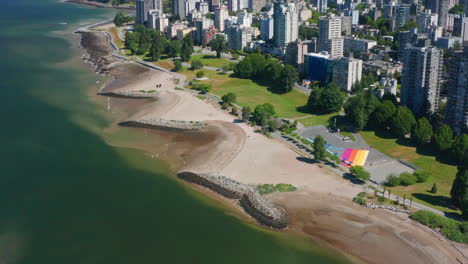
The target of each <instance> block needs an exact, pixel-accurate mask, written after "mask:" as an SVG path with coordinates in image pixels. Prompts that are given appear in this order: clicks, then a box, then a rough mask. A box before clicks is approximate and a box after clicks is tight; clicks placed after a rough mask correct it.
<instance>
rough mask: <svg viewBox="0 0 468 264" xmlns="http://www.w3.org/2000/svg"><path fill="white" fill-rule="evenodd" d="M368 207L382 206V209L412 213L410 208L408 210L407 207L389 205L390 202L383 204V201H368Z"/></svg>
mask: <svg viewBox="0 0 468 264" xmlns="http://www.w3.org/2000/svg"><path fill="white" fill-rule="evenodd" d="M366 207H369V208H372V209H376V208H381V209H386V210H389V211H393V212H397V213H405V214H410V213H411V212H410V210H406V209H403V208H399V207H396V206H392V205H388V204H381V203H367V204H366Z"/></svg>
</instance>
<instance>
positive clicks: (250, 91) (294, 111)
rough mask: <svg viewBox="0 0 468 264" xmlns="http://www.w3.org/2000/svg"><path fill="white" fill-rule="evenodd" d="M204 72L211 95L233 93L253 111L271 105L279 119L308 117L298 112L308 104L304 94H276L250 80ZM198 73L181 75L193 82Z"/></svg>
mask: <svg viewBox="0 0 468 264" xmlns="http://www.w3.org/2000/svg"><path fill="white" fill-rule="evenodd" d="M203 71H204V72H205V75H206V76H207V77H208V78H210V79H209V80H206V81H203V82H202V83H208V84H211V85H212V87H213V88H212V90H211V93H213V94H216V95H219V96H223V95H225V94H227V93H229V92H233V93H235V94H236V96H237V103H238V104H239V105H241V106H249V107H251V108H252V109H253V108H255V106H257V105H259V104H264V103H271V104H272V105H273V106H274V107H275V110H276V112H277V113H278V116H279V117H284V118H294V117H302V116H307V115H308V114H307V113H302V112H300V111H299V110H298V107H300V106H304V105H305V104H306V102H307V95H305V94H304V93H301V92H298V91H296V90H293V91H291V92H289V93H286V94H276V93H273V92H270V91H269V90H268V87H267V86H263V85H260V84H257V83H255V82H253V81H252V80H249V79H240V78H235V77H230V76H229V75H228V74H223V73H220V72H216V71H210V70H203ZM196 72H197V71H190V70H184V71H181V72H180V73H182V74H185V75H186V76H187V77H188V80H192V79H193V78H194V77H195V74H196Z"/></svg>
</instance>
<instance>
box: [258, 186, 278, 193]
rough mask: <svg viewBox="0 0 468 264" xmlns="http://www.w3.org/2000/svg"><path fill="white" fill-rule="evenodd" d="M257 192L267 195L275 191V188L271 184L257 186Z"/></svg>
mask: <svg viewBox="0 0 468 264" xmlns="http://www.w3.org/2000/svg"><path fill="white" fill-rule="evenodd" d="M257 190H258V192H259V193H260V194H269V193H273V192H275V191H276V188H275V186H274V185H273V184H262V185H259V186H257Z"/></svg>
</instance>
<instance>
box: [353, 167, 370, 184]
mask: <svg viewBox="0 0 468 264" xmlns="http://www.w3.org/2000/svg"><path fill="white" fill-rule="evenodd" d="M349 172H350V173H351V174H352V175H353V176H354V177H356V178H358V179H361V180H365V181H366V180H369V179H370V173H369V172H367V171H366V170H365V169H364V167H362V166H353V167H351V169H350V170H349Z"/></svg>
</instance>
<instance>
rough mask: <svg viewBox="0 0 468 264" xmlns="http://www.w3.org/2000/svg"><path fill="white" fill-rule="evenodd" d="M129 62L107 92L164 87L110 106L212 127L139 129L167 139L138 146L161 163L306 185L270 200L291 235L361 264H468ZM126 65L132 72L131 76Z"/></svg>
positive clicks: (418, 228) (439, 241) (279, 146)
mask: <svg viewBox="0 0 468 264" xmlns="http://www.w3.org/2000/svg"><path fill="white" fill-rule="evenodd" d="M94 34H97V33H94ZM98 41H105V40H102V38H100V39H99V40H98ZM130 64H132V63H120V64H114V68H113V69H109V73H108V74H109V75H110V76H111V78H112V79H113V81H112V82H111V85H110V86H109V87H106V88H105V90H106V91H109V90H114V91H115V90H121V91H129V90H133V91H135V90H136V91H139V90H146V91H148V90H153V89H155V88H154V87H155V84H162V87H161V88H158V89H157V91H158V99H156V100H154V99H149V100H148V99H144V100H141V99H139V100H136V99H109V100H111V101H112V103H111V104H110V108H111V109H114V108H118V109H119V111H124V112H125V113H126V119H132V118H135V119H136V118H164V119H168V120H185V121H208V123H209V126H208V128H206V129H205V131H203V132H195V133H194V132H184V133H170V132H167V131H158V130H149V129H134V130H135V131H140V133H143V134H144V135H145V136H146V137H149V138H150V137H151V135H152V134H154V135H158V136H164V137H165V139H166V140H167V143H165V144H164V147H161V146H159V147H158V148H155V147H154V146H153V148H152V149H150V147H148V146H145V145H134V146H132V147H135V148H139V149H143V150H145V151H147V153H151V155H154V152H155V151H156V152H157V155H158V156H157V157H158V158H163V159H164V158H165V157H167V158H168V159H169V160H171V158H172V159H174V160H177V162H174V163H173V164H174V165H173V166H174V167H173V168H175V169H176V170H194V171H198V172H205V173H214V174H221V175H224V176H228V177H231V178H233V179H235V180H237V181H240V182H242V183H247V184H261V183H262V184H263V183H274V184H276V183H290V184H293V185H295V186H296V187H299V188H300V190H298V191H296V192H292V193H275V194H273V195H270V197H271V198H272V199H273V201H274V202H275V203H276V204H278V205H280V206H283V207H284V208H285V209H286V210H287V211H288V213H289V214H290V217H291V219H290V220H291V225H290V227H289V228H288V230H287V232H293V233H296V234H300V235H305V236H311V237H314V238H316V239H319V240H320V241H322V242H323V243H325V244H327V245H328V246H331V247H333V248H335V249H338V250H339V251H341V252H344V253H345V254H347V255H349V256H352V259H354V260H356V261H357V262H364V263H466V259H465V258H464V257H463V255H462V254H460V252H459V251H457V250H456V249H455V248H454V247H453V246H452V245H451V244H450V243H449V242H448V241H446V240H445V239H443V238H442V237H441V236H437V233H435V232H434V231H432V230H430V229H428V228H426V227H424V226H422V225H420V224H418V223H415V222H413V221H411V220H409V219H408V217H407V215H404V214H396V213H392V212H388V211H384V210H380V209H377V210H372V209H368V208H365V207H362V206H358V205H356V204H353V203H352V202H351V199H352V197H353V196H355V195H356V194H357V193H359V192H360V191H362V189H361V187H360V186H357V185H354V184H352V183H350V182H349V181H347V180H345V179H343V178H342V177H340V176H338V175H336V174H334V173H331V172H330V171H328V170H327V169H324V168H321V167H319V166H318V165H317V164H312V163H307V162H304V161H301V159H299V158H300V156H299V155H298V154H297V153H296V152H294V151H293V150H291V149H290V148H289V146H287V145H285V144H283V143H282V142H279V141H276V140H273V139H270V138H267V137H265V136H263V135H261V134H259V133H257V132H256V131H255V130H254V129H253V128H251V127H249V126H247V125H246V124H244V123H237V122H236V120H235V117H234V116H231V115H229V114H228V113H227V112H225V111H223V110H221V109H220V108H219V106H217V105H216V104H212V103H208V102H203V101H202V100H200V99H198V98H197V97H196V94H193V93H190V92H185V91H180V90H175V89H174V80H173V76H171V74H168V73H163V72H159V71H155V70H148V69H146V71H145V70H141V72H140V70H139V69H138V67H140V68H143V67H142V66H139V65H131V66H129V65H130ZM135 66H137V68H134V69H133V67H135ZM127 67H128V68H130V69H132V70H130V72H132V73H131V74H129V73H128V72H129V70H128V69H127ZM117 72H119V74H116V73H117ZM109 111H111V110H109ZM119 121H122V120H119ZM129 146H130V145H129ZM196 189H197V190H203V188H199V187H197V188H196ZM220 202H223V199H220ZM223 203H224V202H223ZM231 206H232V205H231ZM463 247H464V248H465V250H466V247H465V246H463ZM465 254H466V253H465Z"/></svg>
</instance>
